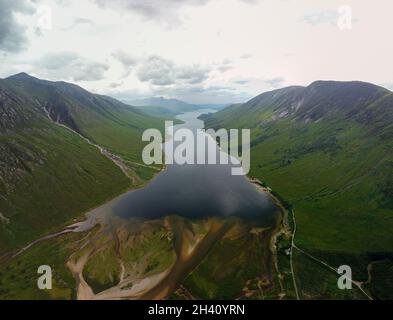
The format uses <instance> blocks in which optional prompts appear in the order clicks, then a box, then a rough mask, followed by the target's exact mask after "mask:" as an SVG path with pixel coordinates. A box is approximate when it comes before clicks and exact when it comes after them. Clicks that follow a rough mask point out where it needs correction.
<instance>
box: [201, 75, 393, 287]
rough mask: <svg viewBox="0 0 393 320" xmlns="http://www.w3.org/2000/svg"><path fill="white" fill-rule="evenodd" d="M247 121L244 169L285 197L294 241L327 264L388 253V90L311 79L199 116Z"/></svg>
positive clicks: (391, 197) (392, 111) (392, 208)
mask: <svg viewBox="0 0 393 320" xmlns="http://www.w3.org/2000/svg"><path fill="white" fill-rule="evenodd" d="M203 119H204V120H205V123H206V126H207V127H214V128H222V127H224V128H250V129H251V131H252V150H251V167H252V168H251V172H250V174H249V175H250V176H254V177H258V178H259V179H260V180H262V181H263V182H264V183H266V184H267V185H269V186H270V187H271V188H272V189H273V190H274V191H275V192H277V193H278V194H279V195H280V196H281V197H282V198H283V199H285V200H286V201H287V202H288V203H290V204H291V205H292V207H293V210H294V212H295V217H296V222H297V233H296V238H295V243H296V245H298V246H299V247H300V248H303V249H306V250H308V252H311V253H313V254H314V255H316V256H317V257H320V258H322V259H324V260H325V261H328V262H330V263H331V264H332V265H334V266H339V265H341V264H345V263H347V264H349V265H351V264H352V265H353V266H360V267H361V268H360V269H356V274H357V276H358V277H360V278H361V279H363V280H366V279H367V274H366V268H365V267H366V265H367V264H368V263H369V262H370V261H373V260H374V259H381V258H383V259H384V258H386V257H391V256H392V254H391V253H392V252H393V233H392V230H393V193H392V190H393V152H392V150H393V149H392V147H393V140H392V137H393V135H392V133H393V131H392V128H393V127H392V123H393V122H392V120H393V94H392V93H391V92H390V91H388V90H386V89H383V88H381V87H378V86H374V85H371V84H367V83H362V82H322V81H319V82H315V83H313V84H311V85H310V86H308V87H290V88H285V89H280V90H276V91H272V92H268V93H264V94H262V95H260V96H258V97H256V98H254V99H252V100H251V101H249V102H247V103H246V104H243V105H234V106H231V107H228V108H226V109H224V110H223V111H220V112H218V113H216V114H214V115H207V116H203Z"/></svg>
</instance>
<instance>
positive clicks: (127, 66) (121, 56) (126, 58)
mask: <svg viewBox="0 0 393 320" xmlns="http://www.w3.org/2000/svg"><path fill="white" fill-rule="evenodd" d="M112 56H113V57H114V58H115V59H116V60H117V61H119V62H120V63H121V65H122V66H123V68H124V74H123V78H126V77H128V76H129V75H130V73H131V71H132V70H133V68H134V67H135V65H136V64H137V63H138V59H137V58H135V57H134V56H132V55H131V54H129V53H127V52H125V51H123V50H117V51H115V52H113V53H112Z"/></svg>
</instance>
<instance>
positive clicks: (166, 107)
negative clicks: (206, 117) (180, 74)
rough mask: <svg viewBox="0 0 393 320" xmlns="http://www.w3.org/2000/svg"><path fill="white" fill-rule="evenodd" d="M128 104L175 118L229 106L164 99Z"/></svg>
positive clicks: (147, 111) (148, 99)
mask: <svg viewBox="0 0 393 320" xmlns="http://www.w3.org/2000/svg"><path fill="white" fill-rule="evenodd" d="M126 102H127V103H129V104H130V105H132V106H135V107H139V108H140V109H141V110H142V111H144V112H146V113H148V114H150V115H154V116H166V115H170V116H174V115H176V114H180V113H184V112H189V111H195V110H199V109H214V110H220V109H223V108H224V107H226V106H228V104H190V103H187V102H184V101H181V100H178V99H166V98H163V97H159V98H147V99H139V100H130V101H128V100H127V101H126Z"/></svg>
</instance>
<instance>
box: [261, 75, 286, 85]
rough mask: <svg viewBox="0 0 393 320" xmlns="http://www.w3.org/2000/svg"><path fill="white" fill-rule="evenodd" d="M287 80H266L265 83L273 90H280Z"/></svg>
mask: <svg viewBox="0 0 393 320" xmlns="http://www.w3.org/2000/svg"><path fill="white" fill-rule="evenodd" d="M284 81H285V79H284V78H282V77H277V78H272V79H267V80H264V82H265V83H266V84H268V85H270V86H271V87H272V88H278V87H280V86H281V85H282V84H283V83H284Z"/></svg>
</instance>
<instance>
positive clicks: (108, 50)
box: [0, 0, 393, 103]
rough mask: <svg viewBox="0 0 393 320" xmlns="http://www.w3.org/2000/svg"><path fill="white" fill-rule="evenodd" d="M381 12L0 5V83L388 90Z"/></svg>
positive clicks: (135, 93) (179, 92)
mask: <svg viewBox="0 0 393 320" xmlns="http://www.w3.org/2000/svg"><path fill="white" fill-rule="evenodd" d="M392 12H393V2H392V1H391V0H373V1H372V0H340V1H336V0H0V77H1V78H5V77H7V76H9V75H11V74H14V73H18V72H22V71H24V72H28V73H30V74H32V75H34V76H37V77H41V78H45V79H50V80H65V81H69V82H74V83H77V84H79V85H81V86H83V87H85V88H86V89H88V90H91V91H94V92H98V93H102V94H108V95H112V96H114V97H117V98H121V99H125V100H127V99H128V100H132V99H137V98H141V97H149V96H164V97H170V98H179V99H183V100H186V101H188V102H192V103H229V102H241V101H245V100H247V99H249V98H251V97H253V96H255V95H257V94H260V93H261V92H264V91H267V90H272V89H275V88H280V87H284V86H288V85H295V84H296V85H308V84H309V83H311V82H313V81H315V80H319V79H322V80H328V79H329V80H362V81H368V82H373V83H376V84H380V85H383V86H385V87H388V88H390V89H393V61H392V59H393V41H392V40H391V38H392V36H391V33H392V30H393V19H392V18H391V14H392Z"/></svg>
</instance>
